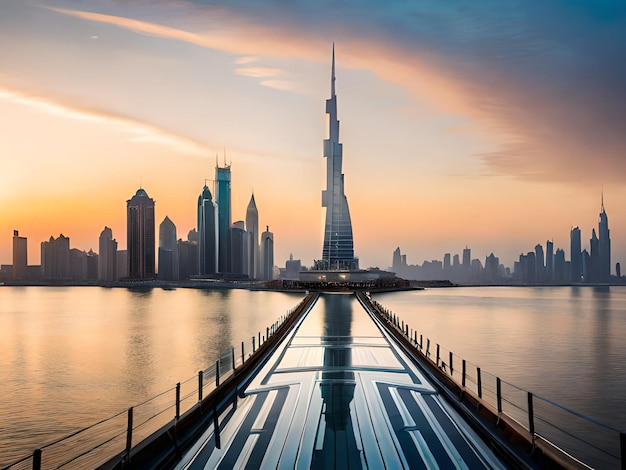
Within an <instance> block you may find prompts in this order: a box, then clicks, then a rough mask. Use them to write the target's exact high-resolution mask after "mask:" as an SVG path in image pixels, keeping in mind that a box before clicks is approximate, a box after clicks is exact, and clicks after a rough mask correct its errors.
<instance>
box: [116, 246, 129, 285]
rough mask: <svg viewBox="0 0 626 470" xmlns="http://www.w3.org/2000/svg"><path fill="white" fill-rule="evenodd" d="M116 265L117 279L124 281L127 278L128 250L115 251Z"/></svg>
mask: <svg viewBox="0 0 626 470" xmlns="http://www.w3.org/2000/svg"><path fill="white" fill-rule="evenodd" d="M115 261H116V264H117V276H116V277H117V278H118V279H124V278H125V277H128V250H117V256H116V257H115Z"/></svg>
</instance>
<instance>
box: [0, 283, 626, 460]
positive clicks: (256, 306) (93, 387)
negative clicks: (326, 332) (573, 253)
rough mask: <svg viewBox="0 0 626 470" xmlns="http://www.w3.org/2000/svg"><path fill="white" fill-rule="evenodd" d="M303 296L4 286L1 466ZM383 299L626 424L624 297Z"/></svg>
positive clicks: (140, 395)
mask: <svg viewBox="0 0 626 470" xmlns="http://www.w3.org/2000/svg"><path fill="white" fill-rule="evenodd" d="M301 298H302V295H301V294H282V293H272V292H250V291H245V290H212V291H203V290H195V289H177V290H175V291H165V290H161V289H151V290H147V291H131V290H127V289H105V288H98V287H67V288H64V287H54V288H52V287H50V288H47V287H7V286H4V287H0V344H1V345H2V346H1V347H2V353H1V356H0V357H1V359H0V384H1V385H0V392H1V393H2V400H1V401H0V465H2V464H7V463H9V462H11V461H13V460H15V459H17V458H20V457H22V456H24V455H26V454H29V453H30V452H32V450H33V449H34V448H36V447H38V446H40V445H42V444H45V443H47V442H49V441H51V440H53V439H55V438H57V437H61V436H63V435H66V434H68V433H70V432H72V431H75V430H77V429H79V428H82V427H84V426H87V425H89V424H92V423H94V422H96V421H98V420H100V419H102V418H105V417H108V416H110V415H112V414H114V413H117V412H119V411H122V410H124V409H125V408H127V407H128V406H131V405H134V404H137V403H139V402H141V401H143V400H145V399H146V398H148V397H151V396H154V395H156V394H158V393H160V392H161V391H163V390H167V389H170V388H171V387H173V386H174V385H175V384H176V383H177V382H180V381H184V380H185V379H188V378H190V377H193V376H194V375H196V374H197V371H198V370H201V369H204V368H206V367H207V366H208V365H209V364H211V363H213V362H214V361H215V360H216V358H217V357H218V355H219V354H220V352H225V351H227V350H228V349H229V348H230V346H231V345H235V346H238V345H240V342H241V341H242V340H245V341H246V347H247V348H249V344H250V343H249V340H250V337H251V336H253V335H256V334H257V332H258V331H262V332H265V327H266V326H268V325H269V324H270V323H272V322H274V321H275V320H276V319H278V317H280V315H282V314H284V313H286V311H287V310H289V309H290V308H292V307H294V306H295V305H296V304H297V303H298V302H299V301H300V300H301ZM374 298H375V299H376V300H378V301H379V302H381V303H382V304H383V305H384V306H385V307H387V308H389V309H391V310H392V311H394V312H395V313H396V314H398V315H399V316H400V317H401V318H402V319H403V320H404V321H405V322H407V323H408V324H409V325H410V327H411V328H413V329H415V330H417V331H418V334H420V333H421V334H423V336H424V338H430V339H431V341H432V342H433V344H434V343H439V344H441V346H442V347H443V348H445V349H446V350H451V351H453V352H454V353H455V354H456V355H458V356H460V357H462V358H464V359H466V360H467V361H468V362H470V363H472V364H474V365H478V366H480V367H481V368H482V370H483V371H485V372H489V373H491V374H494V375H497V376H498V377H500V378H502V380H505V381H507V382H510V383H512V384H515V385H517V386H519V387H522V388H523V389H525V390H530V391H532V392H534V393H536V394H538V395H541V396H544V397H547V398H550V399H552V400H554V401H557V402H559V403H562V404H563V405H566V406H568V407H570V408H572V409H574V410H577V411H579V412H581V413H584V414H586V415H589V416H591V417H593V418H595V419H598V420H600V421H602V422H605V423H607V424H610V425H612V426H615V427H617V428H620V429H624V428H626V400H624V399H623V397H624V393H625V392H626V374H624V368H625V366H624V363H625V360H626V341H624V338H626V288H624V287H611V288H592V287H579V288H575V287H555V288H519V287H514V288H509V287H480V288H451V289H431V290H425V291H412V292H396V293H389V294H377V295H375V296H374ZM355 328H357V330H358V328H359V327H358V325H355ZM355 331H356V330H355ZM262 334H263V333H262ZM238 347H240V346H238ZM433 348H434V346H433ZM457 367H458V366H457Z"/></svg>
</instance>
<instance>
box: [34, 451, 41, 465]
mask: <svg viewBox="0 0 626 470" xmlns="http://www.w3.org/2000/svg"><path fill="white" fill-rule="evenodd" d="M33 470H41V449H37V450H35V451H34V452H33Z"/></svg>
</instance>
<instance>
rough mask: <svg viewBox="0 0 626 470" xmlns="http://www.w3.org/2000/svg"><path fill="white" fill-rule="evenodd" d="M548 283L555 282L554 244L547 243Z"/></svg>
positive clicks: (548, 241)
mask: <svg viewBox="0 0 626 470" xmlns="http://www.w3.org/2000/svg"><path fill="white" fill-rule="evenodd" d="M546 282H547V283H549V284H550V283H552V282H554V243H552V242H551V241H550V240H547V241H546Z"/></svg>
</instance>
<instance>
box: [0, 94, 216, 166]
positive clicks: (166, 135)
mask: <svg viewBox="0 0 626 470" xmlns="http://www.w3.org/2000/svg"><path fill="white" fill-rule="evenodd" d="M0 100H5V101H9V102H12V103H16V104H19V105H22V106H26V107H28V108H31V109H33V110H35V111H38V112H42V113H46V114H50V115H53V116H57V117H60V118H64V119H72V120H76V121H83V122H89V123H96V124H105V125H112V126H115V127H117V128H118V129H120V130H121V131H123V132H125V133H126V134H128V136H129V137H128V140H129V141H130V142H138V143H151V144H159V145H166V146H168V147H170V148H171V149H172V150H175V151H177V152H182V153H185V154H189V155H195V156H206V154H207V151H208V149H207V148H206V146H205V145H204V144H202V143H200V142H198V141H195V140H193V139H190V138H188V137H185V136H181V135H177V134H175V133H173V132H170V131H167V130H165V129H161V128H159V127H157V126H154V125H152V124H149V123H146V122H141V121H137V120H135V119H133V118H130V117H127V116H122V115H120V114H115V113H109V112H107V111H103V110H99V109H92V108H89V107H85V106H80V105H76V104H73V103H71V102H70V101H71V100H70V99H68V98H66V97H54V98H51V97H44V96H42V95H41V94H37V93H33V92H28V91H25V90H18V89H12V88H7V87H3V86H2V85H0Z"/></svg>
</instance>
